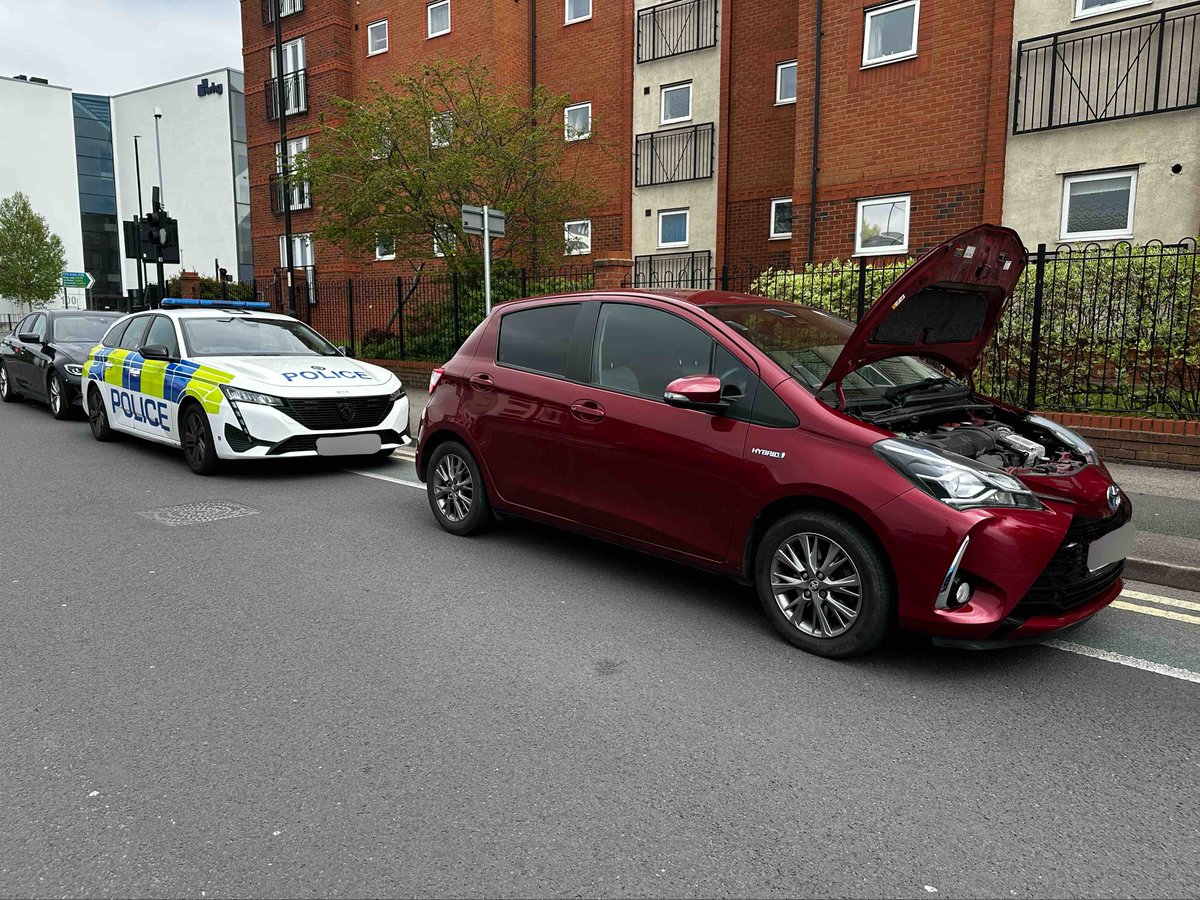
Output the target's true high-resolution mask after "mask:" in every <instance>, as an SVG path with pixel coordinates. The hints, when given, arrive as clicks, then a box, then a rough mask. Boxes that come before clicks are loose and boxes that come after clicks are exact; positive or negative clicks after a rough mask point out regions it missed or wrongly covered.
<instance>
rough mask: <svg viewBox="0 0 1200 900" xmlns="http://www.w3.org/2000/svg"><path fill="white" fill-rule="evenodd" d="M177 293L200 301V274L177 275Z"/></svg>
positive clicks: (181, 273) (185, 272)
mask: <svg viewBox="0 0 1200 900" xmlns="http://www.w3.org/2000/svg"><path fill="white" fill-rule="evenodd" d="M179 293H180V295H181V296H183V297H187V298H190V299H192V300H199V299H200V274H199V273H198V272H187V271H184V272H180V273H179Z"/></svg>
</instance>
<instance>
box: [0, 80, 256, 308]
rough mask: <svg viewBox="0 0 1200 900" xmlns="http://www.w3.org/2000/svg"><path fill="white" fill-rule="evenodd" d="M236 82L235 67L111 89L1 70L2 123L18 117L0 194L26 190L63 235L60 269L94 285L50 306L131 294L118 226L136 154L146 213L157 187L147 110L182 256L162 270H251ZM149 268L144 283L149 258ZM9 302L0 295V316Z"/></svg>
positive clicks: (1, 144) (115, 302)
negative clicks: (109, 92)
mask: <svg viewBox="0 0 1200 900" xmlns="http://www.w3.org/2000/svg"><path fill="white" fill-rule="evenodd" d="M243 90H244V85H243V79H242V73H241V72H240V71H237V70H235V69H217V70H215V71H210V72H202V73H200V74H199V75H195V76H192V77H190V78H183V79H179V80H177V81H172V82H168V83H166V84H160V85H155V86H153V87H148V88H143V89H141V90H137V91H131V92H129V93H126V94H120V95H117V96H115V97H105V96H97V95H90V94H80V93H73V92H72V91H71V90H70V89H69V88H64V87H59V86H55V85H49V84H46V83H44V82H42V81H40V80H35V79H24V78H20V77H17V78H0V121H5V122H10V123H20V127H19V128H9V129H7V130H6V132H5V137H4V140H2V141H0V197H5V196H8V195H10V194H12V193H13V192H15V191H21V192H22V193H24V194H26V195H27V196H28V197H29V199H30V203H31V204H32V206H33V209H34V210H35V211H36V212H37V213H39V214H40V215H42V216H44V217H45V218H46V220H47V223H48V224H49V226H50V228H51V229H52V230H53V231H54V232H55V233H56V234H57V235H58V236H59V237H60V238H62V241H63V246H64V250H65V251H66V257H67V271H76V272H84V271H86V272H88V273H89V274H91V276H92V277H93V278H94V279H95V282H96V283H95V286H94V287H93V288H92V289H91V290H90V291H87V292H86V296H85V292H84V291H82V290H79V289H68V290H66V291H65V292H64V294H63V296H61V297H59V298H58V300H57V304H58V305H63V304H67V305H70V306H82V305H85V304H88V305H92V306H99V307H110V308H119V307H121V306H123V305H124V304H126V303H127V301H128V299H129V298H131V297H136V296H137V289H138V264H137V262H136V261H135V260H132V259H125V249H126V248H125V245H124V234H123V228H122V224H121V223H122V222H125V221H128V220H130V219H132V218H133V217H135V216H137V215H138V210H139V202H138V179H137V174H136V173H137V168H138V161H139V158H140V165H141V191H142V197H141V200H142V202H141V208H142V210H143V211H144V212H145V213H149V212H150V209H151V198H152V194H153V188H154V186H155V185H157V184H159V158H158V153H157V148H156V143H155V129H154V126H155V111H156V109H157V110H158V111H161V119H160V120H159V132H160V137H161V142H162V161H161V162H162V169H161V171H162V180H163V182H164V184H163V188H164V190H163V200H164V205H165V206H166V208H167V209H168V210H169V211H170V213H171V215H172V217H174V218H175V219H177V220H178V222H179V244H180V250H179V255H180V264H179V265H165V266H164V274H165V276H166V277H167V278H170V277H171V276H172V275H174V274H177V273H178V272H179V271H180V269H182V268H187V269H194V270H196V271H198V272H200V273H201V274H205V275H215V266H216V265H220V266H221V267H222V268H225V269H226V270H228V272H229V273H230V274H231V275H232V276H233V277H234V278H235V279H237V278H243V279H246V280H249V279H250V278H251V277H252V273H253V266H252V263H253V260H252V258H251V249H250V247H251V244H250V203H249V201H250V196H249V179H248V170H247V161H246V110H245V94H244V93H243ZM135 135H140V137H139V138H138V139H137V142H136V143H137V153H136V156H135V141H134V136H135ZM146 274H147V278H148V281H149V282H150V283H153V282H154V280H155V279H156V277H157V273H156V271H155V266H154V265H153V264H151V263H148V264H147V266H146ZM134 302H135V303H136V301H134ZM16 311H17V310H15V309H14V307H13V304H12V303H11V302H9V301H7V300H6V299H5V298H0V318H4V317H6V316H9V315H11V314H13V313H15V312H16Z"/></svg>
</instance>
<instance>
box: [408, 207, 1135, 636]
mask: <svg viewBox="0 0 1200 900" xmlns="http://www.w3.org/2000/svg"><path fill="white" fill-rule="evenodd" d="M1025 259H1026V253H1025V249H1024V247H1023V246H1022V244H1021V240H1020V238H1019V237H1018V235H1017V234H1016V233H1015V232H1013V231H1011V230H1009V229H1007V228H1000V227H997V226H992V225H982V226H979V227H977V228H974V229H971V230H970V231H967V232H964V233H963V234H961V235H959V236H957V237H955V238H953V239H951V240H948V241H946V242H945V243H943V244H941V245H940V246H938V247H936V248H935V249H933V250H932V251H930V252H929V253H928V254H926V255H925V256H924V257H922V258H921V259H920V260H919V261H918V262H917V264H916V265H914V266H913V267H912V268H911V269H909V270H908V272H906V273H905V274H904V275H903V276H902V277H901V278H900V279H899V280H898V281H896V283H895V284H894V285H893V286H892V287H891V288H889V289H888V290H887V291H886V292H885V293H884V295H883V296H882V297H881V298H880V299H879V301H878V303H876V304H875V306H874V307H873V308H872V309H871V310H870V312H869V313H867V315H866V316H864V317H863V320H862V321H861V322H860V323H859V325H858V326H857V327H854V326H852V325H851V324H850V323H848V322H846V321H845V320H843V319H840V318H838V317H836V316H833V315H830V314H828V313H825V312H821V311H818V310H815V309H811V308H809V307H805V306H798V305H795V304H791V303H785V302H778V301H774V300H769V299H765V298H763V297H752V296H747V295H741V294H731V293H725V292H720V291H637V290H630V291H612V292H604V291H592V292H587V293H580V294H569V295H561V296H554V297H540V298H538V299H536V300H524V301H520V302H515V303H508V304H505V305H504V306H502V307H500V308H498V309H496V310H495V311H494V312H493V313H492V314H491V315H490V316H489V317H488V318H487V319H486V320H485V321H484V322H483V323H482V324H481V325H480V326H479V327H478V328H477V329H476V330H475V332H474V333H473V334H472V335H471V337H470V338H469V339H468V340H467V342H466V343H465V344H464V345H463V346H462V349H461V350H459V352H458V353H457V354H456V355H455V356H454V358H453V359H452V360H450V361H449V362H448V363H446V365H445V366H444V367H443V368H440V369H437V370H435V372H434V373H433V377H432V379H431V381H430V394H431V396H430V399H429V405H428V406H427V407H426V408H425V412H424V414H423V415H422V417H421V429H420V438H419V448H418V454H417V471H418V474H419V476H420V478H421V479H422V480H423V481H425V482H426V484H427V487H428V493H429V502H430V506H431V508H432V509H433V513H434V516H435V517H436V518H437V521H438V523H439V524H440V525H441V526H442V527H443V528H444V529H446V530H447V531H449V532H451V533H454V534H459V535H466V534H472V533H474V532H477V531H480V530H482V529H483V528H485V527H486V526H487V525H488V524H489V523H491V522H492V521H493V519H494V518H495V515H494V514H496V513H501V514H508V515H517V516H524V517H527V518H530V519H536V520H539V521H542V522H548V523H551V524H554V525H561V526H563V527H565V528H569V529H572V530H574V531H578V532H582V533H584V534H587V535H592V536H594V537H598V538H602V539H604V540H607V541H612V542H613V543H617V544H622V545H624V546H626V547H632V548H636V549H638V550H644V551H647V552H650V553H655V554H658V555H661V556H665V557H668V558H671V559H675V560H678V561H681V562H685V563H689V564H692V565H696V566H701V567H704V568H707V569H711V570H713V571H715V572H721V573H724V574H726V575H730V576H733V577H734V578H736V579H739V580H742V581H745V582H750V583H753V584H754V586H755V587H756V588H757V591H758V595H759V598H760V600H761V601H762V605H763V609H764V610H765V611H766V614H767V616H768V618H770V620H771V622H772V623H773V624H774V625H775V627H776V628H777V629H779V631H780V632H781V633H782V634H783V636H784V637H786V638H787V639H788V640H789V641H791V642H792V643H793V644H795V645H797V646H799V647H802V648H804V649H805V650H809V651H811V652H813V653H818V654H821V655H823V656H831V657H843V656H851V655H854V654H858V653H863V652H866V651H868V650H870V649H872V648H873V647H875V646H876V645H878V644H879V642H880V641H881V640H882V639H883V638H884V636H885V634H886V633H887V632H888V630H889V628H891V627H892V626H893V624H898V625H899V626H901V627H903V628H907V629H911V630H914V631H920V632H924V633H927V634H930V635H932V636H933V637H934V638H935V640H936V641H937V642H938V643H942V644H952V645H958V646H972V647H987V646H1001V645H1004V644H1011V643H1021V642H1025V641H1031V640H1038V639H1043V638H1045V636H1047V635H1049V634H1052V633H1054V632H1058V631H1061V630H1062V629H1065V628H1068V627H1071V626H1074V625H1077V624H1079V623H1080V622H1082V621H1084V620H1085V619H1087V618H1088V617H1090V616H1092V615H1094V614H1095V613H1096V612H1097V611H1099V610H1100V609H1102V608H1103V607H1105V606H1106V605H1108V604H1109V603H1110V602H1111V601H1112V600H1113V599H1114V598H1115V597H1116V596H1117V594H1118V593H1119V592H1120V590H1121V587H1122V582H1121V572H1122V569H1123V568H1124V562H1125V557H1126V556H1127V555H1128V553H1129V551H1130V549H1131V548H1132V543H1133V526H1132V522H1131V518H1132V509H1131V506H1130V502H1129V498H1128V497H1127V496H1126V495H1125V494H1124V493H1123V492H1122V491H1121V490H1120V489H1119V488H1118V487H1117V486H1116V485H1115V484H1114V483H1113V480H1112V478H1111V476H1110V475H1109V473H1108V470H1107V469H1106V468H1105V467H1104V465H1103V463H1101V462H1100V460H1099V459H1098V458H1097V456H1096V454H1095V452H1094V451H1093V450H1092V448H1091V447H1089V446H1088V445H1087V443H1085V442H1084V441H1083V440H1082V439H1081V438H1080V437H1079V436H1078V435H1076V434H1074V433H1073V432H1071V431H1069V430H1068V429H1066V428H1064V427H1062V426H1061V425H1059V424H1057V423H1054V422H1050V421H1048V420H1046V419H1043V418H1040V417H1038V416H1034V415H1030V414H1029V413H1027V412H1026V411H1024V410H1020V409H1016V408H1013V407H1011V406H1008V405H1006V404H1003V403H999V402H997V401H995V400H990V399H988V398H987V397H983V396H980V395H978V394H977V393H975V391H974V390H973V388H972V382H971V372H972V370H973V369H974V368H975V366H976V364H977V363H978V361H979V357H980V354H981V353H982V352H983V350H984V348H985V347H986V345H987V343H988V341H989V340H990V339H991V337H992V334H993V332H994V330H995V328H996V322H997V320H998V318H999V316H1000V312H1001V309H1002V308H1003V306H1004V304H1005V301H1006V300H1007V298H1008V296H1009V294H1010V293H1011V291H1012V290H1013V288H1014V286H1015V285H1016V283H1017V280H1018V278H1019V277H1020V275H1021V271H1022V269H1023V268H1024V266H1025ZM922 360H929V361H931V362H932V363H934V364H936V365H937V366H938V367H939V368H933V367H932V366H931V365H929V364H927V363H926V362H923V361H922ZM951 376H956V377H951Z"/></svg>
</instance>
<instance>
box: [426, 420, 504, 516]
mask: <svg viewBox="0 0 1200 900" xmlns="http://www.w3.org/2000/svg"><path fill="white" fill-rule="evenodd" d="M425 488H426V492H427V493H428V495H429V508H430V509H432V510H433V517H434V518H435V519H437V523H438V524H439V525H441V526H442V528H444V529H445V530H446V531H448V532H450V533H451V534H457V535H468V534H478V533H479V532H481V531H483V530H484V529H486V528H487V527H488V526H489V525H490V524H491V523H492V512H491V506H492V505H491V503H489V502H488V496H487V488H486V487H485V486H484V483H483V476H482V475H481V473H480V471H479V464H478V463H476V462H475V457H474V456H472V455H471V451H470V450H468V449H467V448H466V447H464V446H463V445H462V444H460V443H458V442H457V441H447V442H446V443H445V444H442V445H440V446H439V447H438V448H437V449H436V450H434V451H433V456H432V457H431V458H430V460H429V477H428V479H426V482H425Z"/></svg>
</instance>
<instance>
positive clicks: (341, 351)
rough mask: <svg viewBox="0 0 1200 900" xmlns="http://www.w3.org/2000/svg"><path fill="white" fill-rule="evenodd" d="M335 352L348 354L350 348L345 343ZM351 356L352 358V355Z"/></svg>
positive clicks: (343, 354)
mask: <svg viewBox="0 0 1200 900" xmlns="http://www.w3.org/2000/svg"><path fill="white" fill-rule="evenodd" d="M337 352H338V353H340V354H342V356H350V348H349V347H347V346H345V345H342V346H340V347H338V348H337ZM351 358H352V359H353V357H351Z"/></svg>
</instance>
